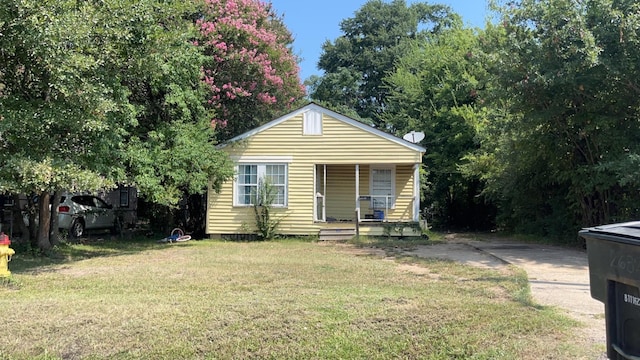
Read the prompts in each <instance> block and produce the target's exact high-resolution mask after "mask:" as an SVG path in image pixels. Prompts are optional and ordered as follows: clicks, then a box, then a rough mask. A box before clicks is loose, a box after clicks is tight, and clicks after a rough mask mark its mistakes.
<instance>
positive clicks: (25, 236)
mask: <svg viewBox="0 0 640 360" xmlns="http://www.w3.org/2000/svg"><path fill="white" fill-rule="evenodd" d="M12 212H13V215H12V216H13V224H14V225H15V226H17V227H18V229H20V237H21V238H22V241H23V242H24V243H25V244H28V243H31V233H30V232H29V227H28V226H27V225H26V224H25V223H24V220H23V215H24V214H23V213H22V208H20V195H19V194H13V208H12Z"/></svg>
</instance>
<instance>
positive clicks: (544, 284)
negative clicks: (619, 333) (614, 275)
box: [408, 235, 606, 359]
mask: <svg viewBox="0 0 640 360" xmlns="http://www.w3.org/2000/svg"><path fill="white" fill-rule="evenodd" d="M408 254H409V255H415V256H420V257H436V258H445V259H451V260H454V261H458V262H461V263H464V264H467V265H472V266H480V267H489V268H495V267H500V266H505V265H506V264H513V265H515V266H518V267H520V268H522V269H524V270H525V271H526V272H527V275H528V276H529V283H530V287H531V294H532V297H533V299H534V300H535V301H536V302H537V303H539V304H541V305H545V306H553V307H556V308H558V309H560V310H561V311H563V312H565V313H566V314H567V315H568V316H570V317H572V318H574V319H576V320H578V321H580V322H581V323H583V324H584V328H581V329H580V330H581V333H580V334H579V336H577V337H576V340H577V341H578V342H579V343H581V344H584V345H586V346H593V347H596V348H601V349H603V353H602V354H600V355H599V356H598V357H596V358H597V359H606V355H605V354H604V347H605V345H606V333H605V317H604V305H603V304H602V303H601V302H599V301H596V300H594V299H593V298H591V294H590V288H589V268H588V263H587V254H586V252H585V251H582V250H578V249H568V248H564V247H558V246H549V245H538V244H524V243H521V242H514V241H505V240H501V239H486V240H485V239H483V240H482V241H479V240H474V239H471V238H466V237H464V236H459V235H458V236H456V235H452V236H450V237H449V238H448V241H447V242H446V243H443V244H436V245H429V246H419V247H417V248H416V249H414V250H412V251H410V252H408Z"/></svg>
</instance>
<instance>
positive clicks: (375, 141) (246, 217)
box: [207, 115, 421, 235]
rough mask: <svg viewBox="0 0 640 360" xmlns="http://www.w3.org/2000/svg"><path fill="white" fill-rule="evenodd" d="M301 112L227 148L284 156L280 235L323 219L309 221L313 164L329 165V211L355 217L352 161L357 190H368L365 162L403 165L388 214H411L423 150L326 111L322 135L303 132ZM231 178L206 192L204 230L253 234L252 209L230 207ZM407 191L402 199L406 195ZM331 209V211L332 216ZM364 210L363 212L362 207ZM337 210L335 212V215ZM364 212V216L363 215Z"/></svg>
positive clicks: (277, 213)
mask: <svg viewBox="0 0 640 360" xmlns="http://www.w3.org/2000/svg"><path fill="white" fill-rule="evenodd" d="M302 119H303V116H302V115H299V116H296V117H292V118H291V119H287V120H285V121H283V122H281V123H279V124H277V125H275V126H273V127H271V128H269V129H266V130H264V131H262V132H260V133H257V134H255V135H253V136H251V137H249V138H248V139H246V140H243V141H241V142H238V143H236V144H232V145H229V146H227V147H225V150H226V151H228V152H229V154H230V155H231V156H232V158H235V159H237V158H240V157H270V156H271V157H272V156H288V157H291V162H289V163H288V176H289V178H288V180H289V181H288V184H289V187H288V207H287V208H286V209H277V208H274V211H273V215H274V217H279V218H282V221H281V223H280V226H279V228H278V230H279V232H280V233H282V234H291V235H295V234H314V233H317V232H318V231H319V229H320V227H321V226H322V224H318V223H314V221H313V204H314V195H315V191H314V187H313V184H314V166H315V164H330V165H335V166H328V176H327V178H328V181H329V183H328V184H327V191H328V192H331V193H328V194H326V196H327V199H328V200H329V199H333V200H334V201H327V216H334V217H336V218H338V219H349V220H353V219H354V217H355V164H360V193H361V194H366V193H368V192H369V167H368V166H367V165H366V164H404V165H397V166H396V176H397V180H396V193H397V195H399V198H398V199H397V200H396V201H397V202H396V204H397V205H396V209H395V210H393V211H391V212H390V213H389V214H388V218H389V219H394V218H398V219H399V218H400V217H401V216H404V217H405V219H406V218H407V217H410V214H411V206H412V205H411V204H412V203H411V198H410V197H411V196H412V194H413V182H412V180H411V178H412V175H413V164H415V163H420V162H421V154H420V153H419V152H417V151H415V150H412V149H409V148H407V147H405V146H402V145H400V144H398V143H395V142H392V141H390V140H388V139H384V138H381V137H379V136H377V135H375V134H371V133H368V132H366V131H363V130H362V129H359V128H357V127H354V126H352V125H350V124H347V123H344V122H342V121H339V120H336V119H333V118H331V117H328V116H326V115H324V118H323V135H321V136H311V135H308V136H303V135H302ZM233 194H234V189H233V181H228V182H226V183H225V184H223V186H222V190H221V193H220V194H215V193H213V192H210V196H209V204H208V211H207V233H209V234H235V233H252V232H254V229H255V220H254V214H253V208H251V207H233V206H232V204H233ZM405 196H406V198H405ZM332 212H334V215H330V214H331V213H332ZM363 213H364V212H363ZM336 215H337V216H336ZM363 217H364V216H363Z"/></svg>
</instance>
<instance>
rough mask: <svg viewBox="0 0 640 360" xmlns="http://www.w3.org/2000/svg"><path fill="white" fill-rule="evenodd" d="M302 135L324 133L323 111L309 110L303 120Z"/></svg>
mask: <svg viewBox="0 0 640 360" xmlns="http://www.w3.org/2000/svg"><path fill="white" fill-rule="evenodd" d="M302 135H322V113H321V112H319V111H315V110H309V111H307V112H305V113H304V115H303V120H302Z"/></svg>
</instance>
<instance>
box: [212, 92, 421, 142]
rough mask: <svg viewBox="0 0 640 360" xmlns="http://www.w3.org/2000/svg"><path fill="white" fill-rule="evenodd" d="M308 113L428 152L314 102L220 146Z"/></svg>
mask: <svg viewBox="0 0 640 360" xmlns="http://www.w3.org/2000/svg"><path fill="white" fill-rule="evenodd" d="M307 111H318V112H321V113H323V114H326V115H328V116H330V117H332V118H334V119H336V120H338V121H342V122H344V123H346V124H349V125H351V126H354V127H356V128H359V129H361V130H363V131H366V132H368V133H371V134H373V135H376V136H379V137H381V138H384V139H387V140H389V141H391V142H394V143H396V144H399V145H402V146H404V147H407V148H409V149H411V150H414V151H417V152H420V153H424V152H426V149H425V148H423V147H422V146H420V145H417V144H414V143H411V142H409V141H406V140H404V139H401V138H399V137H397V136H393V135H391V134H389V133H386V132H384V131H382V130H379V129H376V128H374V127H372V126H369V125H367V124H363V123H361V122H360V121H358V120H355V119H352V118H350V117H348V116H345V115H342V114H340V113H337V112H335V111H332V110H329V109H327V108H326V107H324V106H320V105H318V104H316V103H314V102H310V103H309V104H307V105H305V106H303V107H301V108H299V109H297V110H294V111H292V112H290V113H288V114H285V115H283V116H281V117H279V118H277V119H275V120H271V121H269V122H268V123H266V124H264V125H262V126H260V127H257V128H255V129H253V130H249V131H247V132H245V133H243V134H240V135H238V136H236V137H234V138H232V139H229V140H228V141H226V142H225V143H223V144H220V145H219V147H220V148H222V147H225V146H226V145H228V144H230V143H233V142H235V141H240V140H244V139H247V138H249V137H251V136H253V135H255V134H258V133H261V132H263V131H265V130H267V129H270V128H272V127H274V126H276V125H278V124H280V123H282V122H285V121H287V120H289V119H291V118H293V117H295V116H298V115H300V114H303V113H305V112H307Z"/></svg>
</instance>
